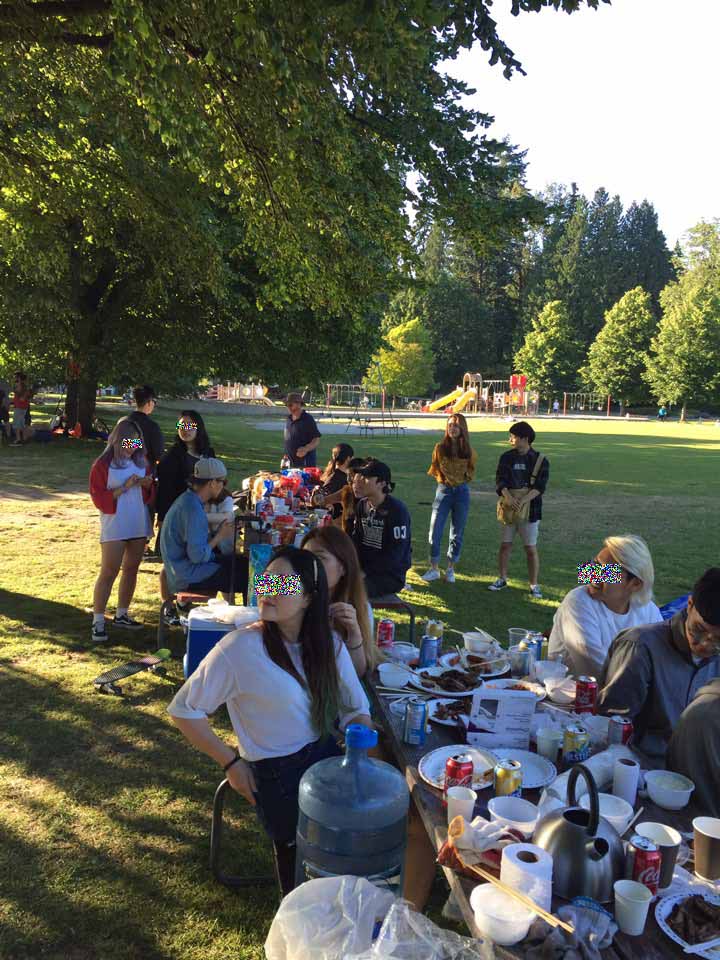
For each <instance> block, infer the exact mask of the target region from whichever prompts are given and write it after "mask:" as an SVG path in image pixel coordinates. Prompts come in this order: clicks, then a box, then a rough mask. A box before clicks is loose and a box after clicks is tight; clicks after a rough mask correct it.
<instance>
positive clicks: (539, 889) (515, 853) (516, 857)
mask: <svg viewBox="0 0 720 960" xmlns="http://www.w3.org/2000/svg"><path fill="white" fill-rule="evenodd" d="M552 872H553V860H552V857H551V856H550V854H549V853H548V852H547V851H546V850H543V849H542V848H541V847H537V846H535V844H534V843H511V844H508V846H507V847H504V848H503V852H502V860H501V862H500V879H501V880H502V882H503V883H506V884H507V885H508V886H509V887H512V888H513V890H519V891H520V892H521V893H524V894H525V895H526V896H528V897H530V899H531V900H534V901H535V903H536V904H537V905H538V906H539V907H542V909H543V910H550V907H551V903H552Z"/></svg>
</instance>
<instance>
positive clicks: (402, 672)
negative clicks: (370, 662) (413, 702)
mask: <svg viewBox="0 0 720 960" xmlns="http://www.w3.org/2000/svg"><path fill="white" fill-rule="evenodd" d="M378 673H379V674H380V679H381V680H382V683H383V685H384V686H386V687H404V686H405V685H406V684H407V682H408V680H409V679H410V671H409V670H407V669H406V668H405V667H401V666H399V665H398V664H396V663H381V664H380V666H379V667H378Z"/></svg>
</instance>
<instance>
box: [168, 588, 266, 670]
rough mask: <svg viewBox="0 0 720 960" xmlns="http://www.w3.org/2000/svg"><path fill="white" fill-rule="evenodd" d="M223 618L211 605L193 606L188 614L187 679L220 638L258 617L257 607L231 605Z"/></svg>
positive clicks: (184, 662) (184, 666) (184, 661)
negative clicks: (220, 617)
mask: <svg viewBox="0 0 720 960" xmlns="http://www.w3.org/2000/svg"><path fill="white" fill-rule="evenodd" d="M225 608H226V610H227V613H226V614H225V616H224V617H223V619H218V614H217V612H216V611H215V610H213V609H212V608H211V607H193V608H192V610H191V611H190V613H189V615H188V631H187V649H186V653H185V656H184V657H183V674H184V675H185V679H187V678H188V677H190V676H192V674H193V673H194V672H195V671H196V670H197V668H198V667H199V666H200V664H201V663H202V661H203V660H204V659H205V657H206V656H207V655H208V653H210V651H211V650H212V648H213V647H214V646H215V644H216V643H218V641H219V640H222V638H223V637H224V636H225V634H226V633H230V632H231V631H232V630H235V629H236V627H239V626H242V625H243V623H253V622H254V621H255V620H257V619H258V610H257V607H254V608H251V607H242V606H236V607H230V608H228V607H227V605H225Z"/></svg>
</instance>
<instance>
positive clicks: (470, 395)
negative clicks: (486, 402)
mask: <svg viewBox="0 0 720 960" xmlns="http://www.w3.org/2000/svg"><path fill="white" fill-rule="evenodd" d="M476 398H477V390H466V391H465V393H464V394H463V395H462V396H461V397H458V399H457V400H456V401H455V403H454V404H453V408H452V412H453V413H460V411H461V410H464V409H465V407H466V406H467V405H468V403H470V401H471V400H475V399H476Z"/></svg>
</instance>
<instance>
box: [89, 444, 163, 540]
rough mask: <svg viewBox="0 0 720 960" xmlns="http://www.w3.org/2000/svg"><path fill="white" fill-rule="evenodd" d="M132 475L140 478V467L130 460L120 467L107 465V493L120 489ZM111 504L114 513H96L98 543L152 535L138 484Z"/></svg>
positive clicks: (143, 473) (145, 506) (143, 474)
mask: <svg viewBox="0 0 720 960" xmlns="http://www.w3.org/2000/svg"><path fill="white" fill-rule="evenodd" d="M133 474H134V475H135V476H137V477H140V478H142V477H144V476H145V469H144V467H139V466H138V465H137V464H136V463H133V461H132V460H128V462H127V465H126V466H124V467H116V466H115V464H114V462H113V463H111V464H110V466H109V467H108V481H107V488H108V490H115V488H116V487H121V486H122V485H123V484H124V483H125V481H126V480H127V479H128V478H129V477H132V476H133ZM115 504H116V506H115V513H101V514H100V543H107V542H108V541H110V540H133V539H134V538H135V537H143V538H147V537H151V536H152V527H151V525H150V513H149V512H148V508H147V505H146V504H145V503H144V502H143V498H142V487H141V486H140V484H136V485H135V486H134V487H131V488H130V490H126V491H125V493H121V494H120V496H119V497H118V498H117V500H116V501H115Z"/></svg>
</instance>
